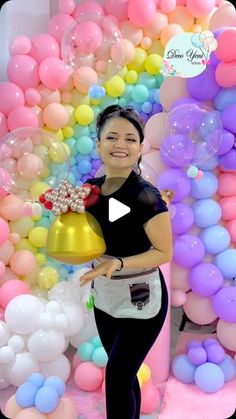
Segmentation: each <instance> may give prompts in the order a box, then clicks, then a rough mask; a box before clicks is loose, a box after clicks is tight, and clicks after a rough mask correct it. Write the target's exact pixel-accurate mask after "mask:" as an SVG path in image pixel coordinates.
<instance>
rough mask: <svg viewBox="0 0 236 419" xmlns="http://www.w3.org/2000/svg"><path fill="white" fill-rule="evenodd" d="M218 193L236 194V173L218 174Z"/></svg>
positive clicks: (224, 194)
mask: <svg viewBox="0 0 236 419" xmlns="http://www.w3.org/2000/svg"><path fill="white" fill-rule="evenodd" d="M218 194H219V195H221V196H232V195H236V175H234V174H233V173H222V174H221V175H220V176H218Z"/></svg>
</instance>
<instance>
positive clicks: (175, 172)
mask: <svg viewBox="0 0 236 419" xmlns="http://www.w3.org/2000/svg"><path fill="white" fill-rule="evenodd" d="M158 185H159V188H160V189H171V190H172V191H173V192H174V197H173V200H172V202H173V203H175V202H179V201H182V200H183V199H184V198H186V197H187V196H188V194H189V192H190V189H191V181H190V178H189V177H188V176H187V175H186V173H184V172H183V171H182V170H180V169H169V170H166V171H165V172H163V173H161V174H160V176H159V179H158Z"/></svg>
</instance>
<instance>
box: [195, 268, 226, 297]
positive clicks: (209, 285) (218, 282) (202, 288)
mask: <svg viewBox="0 0 236 419" xmlns="http://www.w3.org/2000/svg"><path fill="white" fill-rule="evenodd" d="M223 283H224V278H223V275H222V273H221V271H220V270H219V269H218V268H217V266H215V265H213V264H212V263H201V264H199V265H197V266H195V267H194V268H193V269H192V271H191V272H190V275H189V285H190V287H191V288H192V290H193V291H194V292H195V294H198V295H201V296H202V297H210V296H211V295H214V294H215V293H216V292H217V291H219V290H220V288H221V287H222V285H223Z"/></svg>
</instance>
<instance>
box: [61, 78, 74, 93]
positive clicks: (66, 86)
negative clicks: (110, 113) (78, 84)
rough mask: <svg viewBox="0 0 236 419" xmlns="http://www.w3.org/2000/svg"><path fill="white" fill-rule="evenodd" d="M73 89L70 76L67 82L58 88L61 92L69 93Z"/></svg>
mask: <svg viewBox="0 0 236 419" xmlns="http://www.w3.org/2000/svg"><path fill="white" fill-rule="evenodd" d="M73 88H74V81H73V77H72V76H70V77H69V78H68V80H67V82H66V83H65V84H64V86H62V87H61V88H60V91H61V92H70V91H71V90H72V89H73Z"/></svg>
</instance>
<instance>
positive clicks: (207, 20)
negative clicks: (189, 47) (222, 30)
mask: <svg viewBox="0 0 236 419" xmlns="http://www.w3.org/2000/svg"><path fill="white" fill-rule="evenodd" d="M216 10H218V8H217V7H213V9H212V10H211V12H210V13H209V14H208V15H207V16H205V17H202V18H198V19H197V22H196V24H197V25H200V26H201V28H202V30H208V28H209V24H210V20H211V18H212V16H213V14H214V13H215V12H216Z"/></svg>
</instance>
